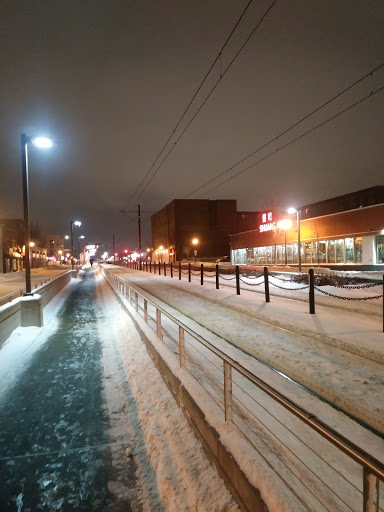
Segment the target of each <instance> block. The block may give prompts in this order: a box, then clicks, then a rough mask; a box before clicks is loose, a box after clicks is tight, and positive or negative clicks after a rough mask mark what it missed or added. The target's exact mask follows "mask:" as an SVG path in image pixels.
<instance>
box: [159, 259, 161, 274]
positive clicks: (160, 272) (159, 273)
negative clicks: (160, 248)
mask: <svg viewBox="0 0 384 512" xmlns="http://www.w3.org/2000/svg"><path fill="white" fill-rule="evenodd" d="M159 276H161V262H160V261H159Z"/></svg>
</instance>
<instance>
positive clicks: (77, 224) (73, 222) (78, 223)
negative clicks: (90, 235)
mask: <svg viewBox="0 0 384 512" xmlns="http://www.w3.org/2000/svg"><path fill="white" fill-rule="evenodd" d="M73 225H75V226H79V227H80V226H81V222H80V221H79V220H71V265H72V270H73V268H74V264H73Z"/></svg>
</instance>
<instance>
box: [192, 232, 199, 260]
mask: <svg viewBox="0 0 384 512" xmlns="http://www.w3.org/2000/svg"><path fill="white" fill-rule="evenodd" d="M192 245H193V246H194V250H193V252H194V254H195V263H196V257H197V246H198V245H199V239H198V238H193V239H192Z"/></svg>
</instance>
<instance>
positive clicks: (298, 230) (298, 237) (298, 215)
mask: <svg viewBox="0 0 384 512" xmlns="http://www.w3.org/2000/svg"><path fill="white" fill-rule="evenodd" d="M287 212H288V213H289V214H290V215H293V214H294V213H296V222H297V256H298V261H299V273H301V241H300V212H299V210H296V208H288V210H287Z"/></svg>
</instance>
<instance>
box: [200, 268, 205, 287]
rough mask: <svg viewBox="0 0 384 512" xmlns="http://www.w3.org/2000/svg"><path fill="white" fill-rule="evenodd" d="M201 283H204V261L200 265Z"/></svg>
mask: <svg viewBox="0 0 384 512" xmlns="http://www.w3.org/2000/svg"><path fill="white" fill-rule="evenodd" d="M200 284H201V285H203V284H204V265H203V263H202V264H201V265H200Z"/></svg>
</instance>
